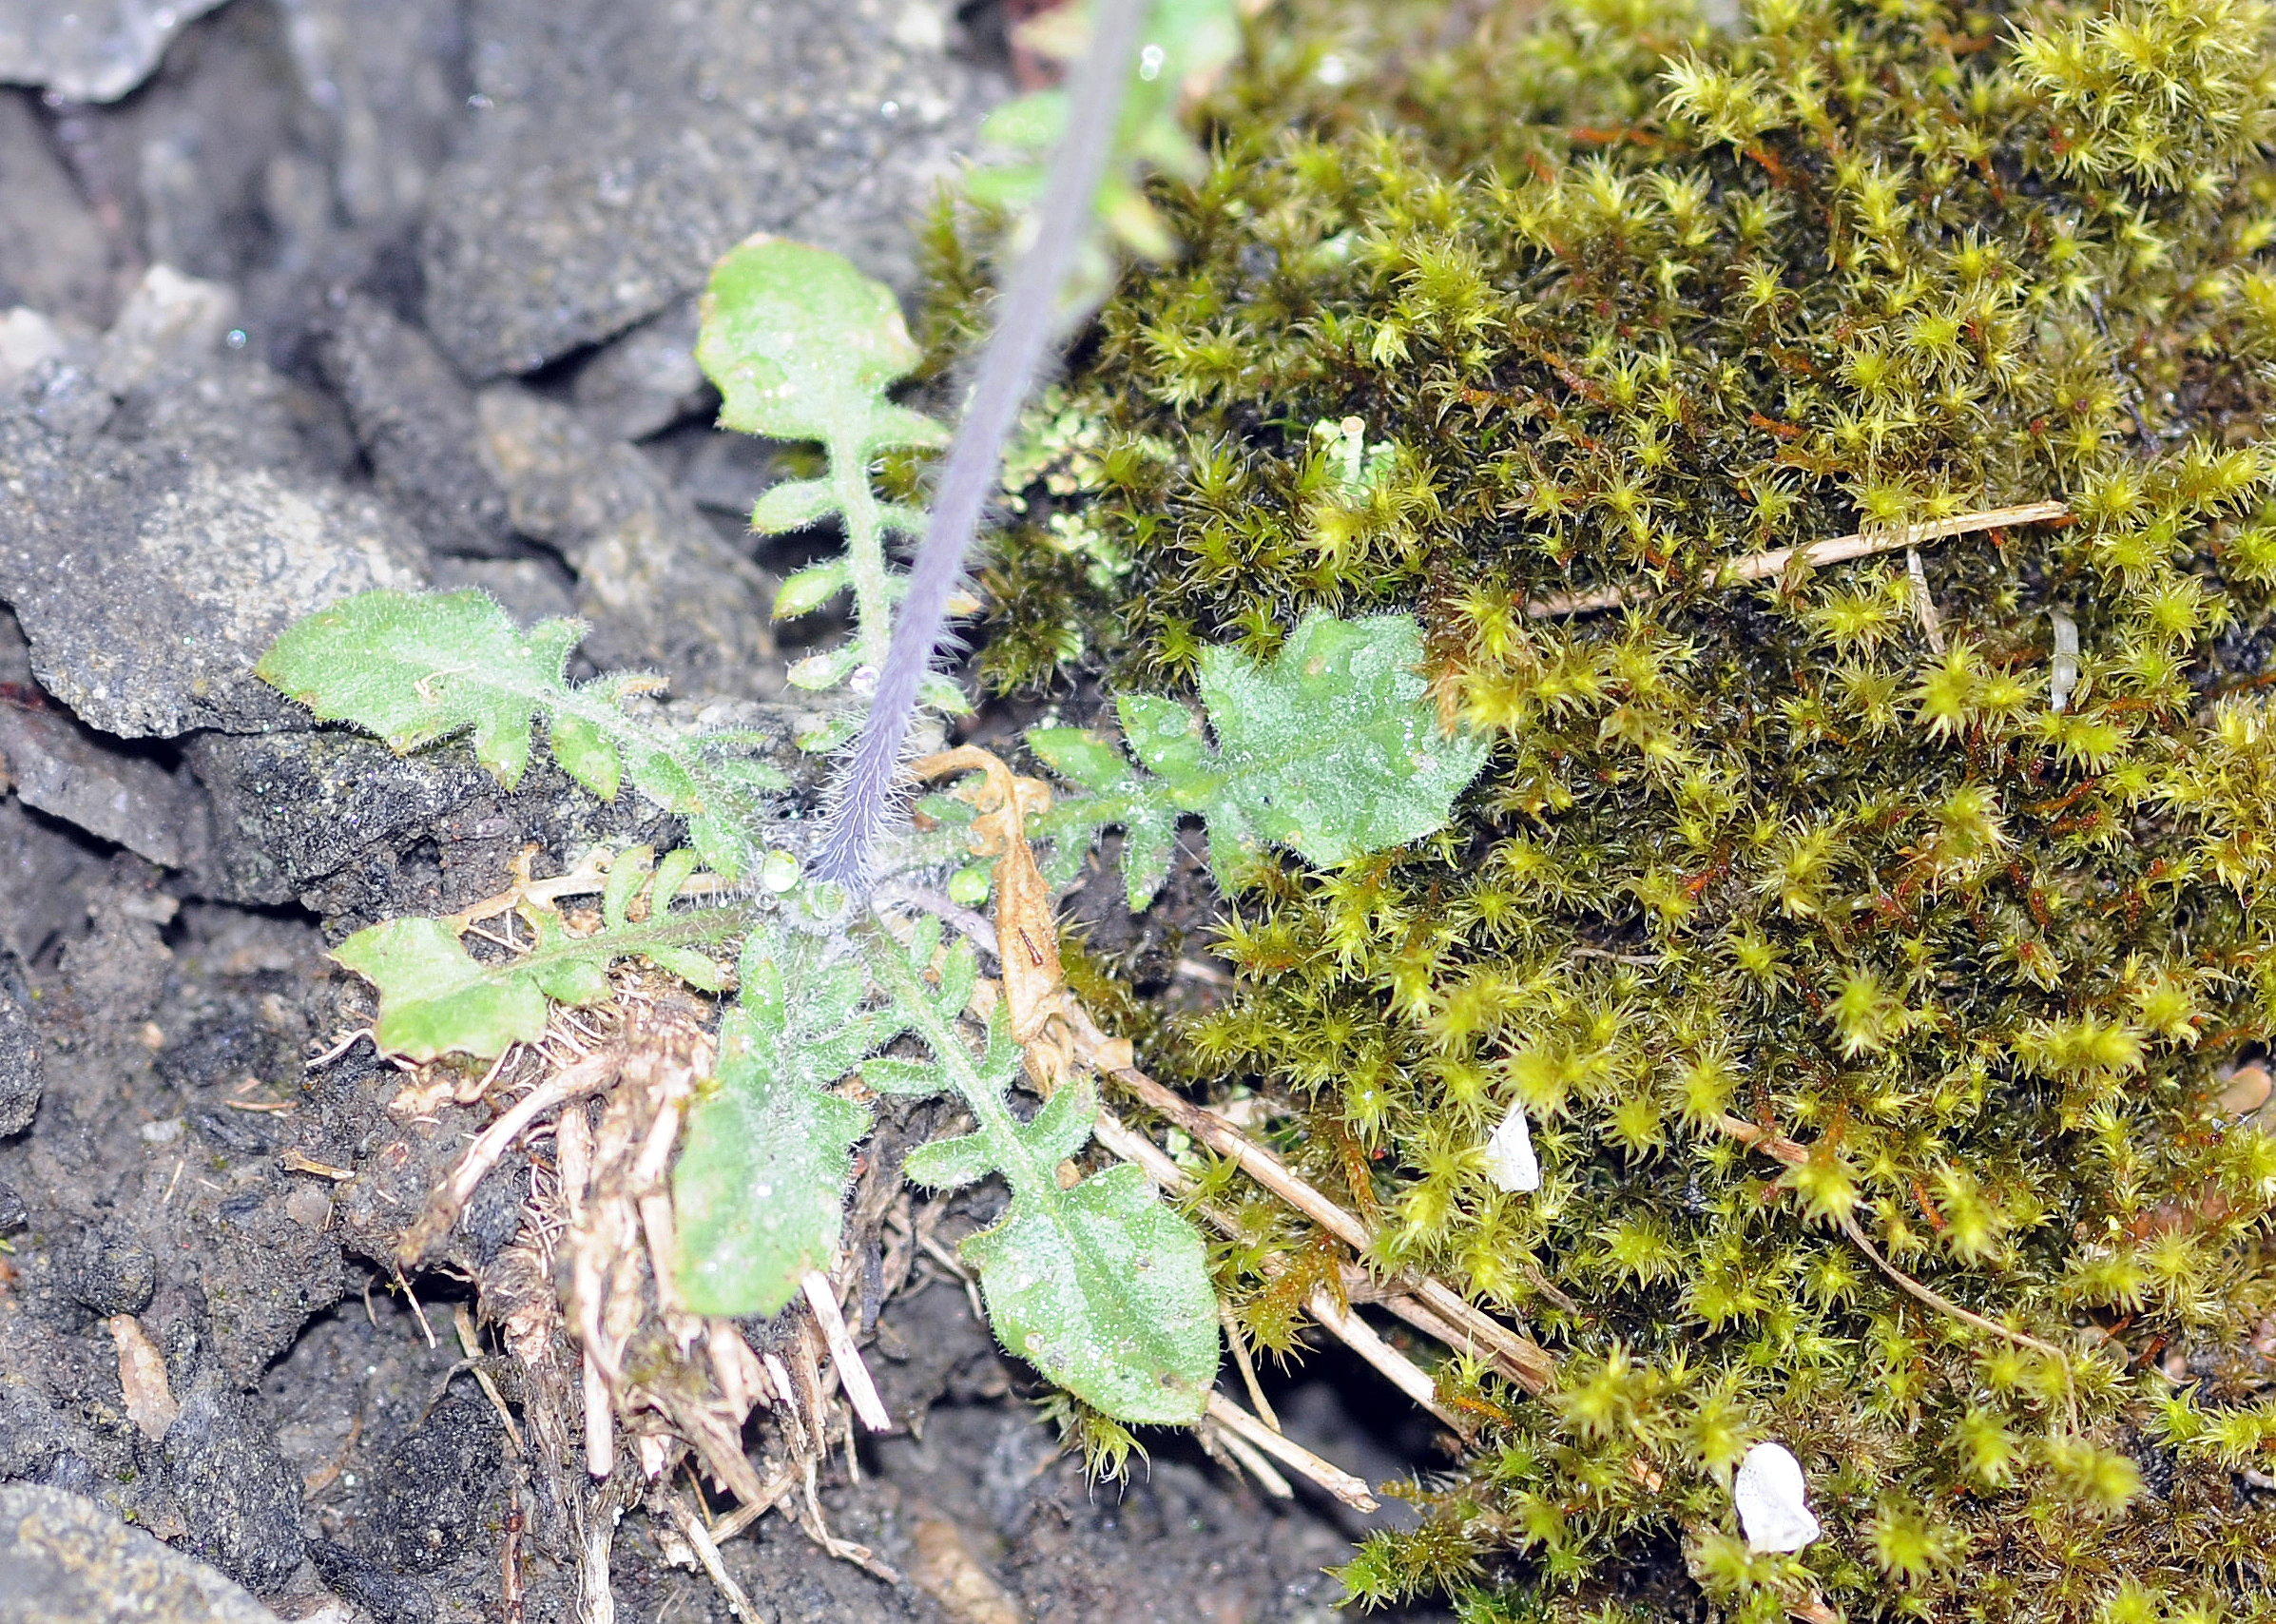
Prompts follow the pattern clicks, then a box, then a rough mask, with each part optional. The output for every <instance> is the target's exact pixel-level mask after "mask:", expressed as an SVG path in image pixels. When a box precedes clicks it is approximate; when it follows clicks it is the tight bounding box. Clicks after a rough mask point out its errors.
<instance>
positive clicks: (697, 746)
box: [254, 590, 788, 880]
mask: <svg viewBox="0 0 2276 1624" xmlns="http://www.w3.org/2000/svg"><path fill="white" fill-rule="evenodd" d="M583 633H584V628H583V627H582V626H580V625H579V624H578V623H577V622H575V621H569V620H549V621H545V622H542V623H541V624H539V625H538V626H536V627H533V628H530V630H529V631H527V632H525V631H522V630H521V629H519V628H516V627H515V625H514V624H513V621H512V618H511V616H509V615H508V614H507V612H506V611H505V609H502V608H500V607H499V606H498V604H497V602H496V601H495V600H494V599H492V597H491V596H490V595H489V594H488V593H486V592H480V591H473V590H469V591H460V592H395V591H377V592H360V593H358V594H357V595H356V596H355V597H352V598H347V599H344V600H342V601H341V602H339V603H337V604H334V605H333V606H332V607H331V608H330V609H320V610H318V612H317V613H315V614H312V615H310V616H308V617H307V618H306V619H304V620H301V621H299V622H297V623H295V624H294V625H293V626H291V627H288V628H286V629H285V631H284V633H283V634H282V635H281V636H280V637H279V638H278V639H277V641H276V643H275V644H273V645H272V646H271V647H270V648H269V650H268V652H267V653H266V654H264V655H263V656H262V657H261V660H260V665H258V666H257V667H254V668H255V670H256V672H257V673H258V674H259V675H260V677H261V678H262V679H263V680H264V681H266V682H268V683H270V684H272V685H274V686H277V687H279V688H281V689H283V690H284V691H285V692H286V693H288V694H290V695H292V697H293V698H295V699H297V700H299V702H300V703H301V704H303V705H305V706H308V707H309V708H310V709H311V710H313V711H314V712H315V713H316V714H317V716H318V718H320V719H321V720H323V721H326V722H351V723H354V724H355V725H357V726H358V727H361V728H363V729H365V730H366V731H368V732H372V733H376V734H377V735H378V736H379V737H380V738H381V739H384V740H385V741H386V742H387V744H388V745H389V746H390V747H391V748H393V749H395V750H396V751H399V752H407V751H411V750H415V749H418V748H420V747H422V746H424V745H428V744H436V743H438V742H440V741H442V740H445V739H451V738H455V737H457V736H459V735H461V734H465V735H469V736H470V738H471V742H472V744H473V748H474V756H475V759H476V760H478V761H479V762H481V764H483V765H484V766H486V767H488V768H489V769H490V770H491V772H492V774H494V775H495V776H496V777H497V779H498V781H499V782H500V783H504V784H505V785H506V786H507V787H508V788H510V789H511V787H513V785H515V784H516V783H520V782H521V777H522V774H523V773H524V772H525V771H526V770H527V769H528V767H529V764H530V735H531V730H532V729H533V727H534V726H535V725H536V724H537V723H538V722H539V721H540V720H541V719H542V720H543V721H544V722H545V724H546V730H547V739H548V742H549V744H550V747H551V750H552V754H553V760H554V763H555V764H557V765H558V766H559V767H560V768H561V770H562V771H564V772H566V773H568V774H569V777H571V778H572V779H574V780H576V781H577V783H580V784H583V785H584V786H585V787H586V788H587V789H589V790H591V791H592V792H593V793H594V794H595V795H598V796H599V797H601V798H602V799H603V800H604V801H608V800H613V799H614V798H615V796H616V794H617V791H618V789H619V788H620V787H621V785H622V783H623V781H624V780H625V779H626V778H627V777H628V778H629V779H630V780H631V782H632V784H633V786H634V787H635V788H636V789H638V790H639V791H640V793H641V794H642V795H644V796H645V797H646V798H647V799H648V800H649V801H651V802H654V803H655V804H657V805H659V806H661V807H663V808H664V809H665V811H668V812H671V813H674V814H676V815H677V816H679V817H681V818H683V819H685V820H686V822H687V831H688V839H689V841H691V842H692V843H693V845H694V847H695V850H696V852H697V853H698V854H699V855H700V856H701V857H702V859H703V860H704V863H706V864H707V865H708V866H709V867H711V868H712V869H714V870H715V871H717V872H718V873H720V874H722V875H724V876H725V877H727V878H728V879H730V880H732V879H736V878H739V877H740V876H741V875H742V873H743V869H744V867H745V866H746V865H747V863H748V862H749V861H750V860H751V858H752V857H753V855H754V854H755V852H756V850H757V847H756V844H755V838H754V835H753V826H754V825H755V823H756V822H757V821H758V818H759V815H760V812H761V810H762V796H764V795H765V794H766V793H768V792H769V791H774V790H780V789H784V788H787V787H788V780H786V779H785V778H783V776H782V775H781V773H780V772H778V771H777V770H776V769H775V768H773V767H771V766H769V765H767V764H764V763H762V762H754V761H749V760H745V759H739V758H738V757H737V756H736V755H735V754H734V751H735V750H736V749H737V747H738V746H739V745H740V744H742V743H743V739H744V738H745V737H747V736H738V735H731V734H703V733H697V734H680V733H673V732H669V731H667V730H665V729H663V728H661V727H655V726H650V725H646V724H645V723H643V722H641V721H639V720H637V719H635V718H633V717H631V716H629V715H627V713H626V711H625V708H624V703H623V702H624V699H625V698H626V696H627V693H628V691H629V686H630V685H629V684H628V683H627V680H626V679H623V678H601V679H599V680H597V681H594V682H591V683H588V684H585V685H583V686H578V685H575V684H572V683H570V682H569V680H568V676H567V672H568V667H569V654H570V651H571V650H573V649H574V648H576V646H577V640H578V639H579V638H580V637H581V636H582V635H583Z"/></svg>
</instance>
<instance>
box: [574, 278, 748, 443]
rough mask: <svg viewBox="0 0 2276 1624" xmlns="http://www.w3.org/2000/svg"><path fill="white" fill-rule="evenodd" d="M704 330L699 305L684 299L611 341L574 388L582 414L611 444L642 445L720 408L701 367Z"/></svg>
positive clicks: (583, 370)
mask: <svg viewBox="0 0 2276 1624" xmlns="http://www.w3.org/2000/svg"><path fill="white" fill-rule="evenodd" d="M700 326H701V320H700V318H699V314H698V311H697V308H696V301H695V300H692V299H684V300H679V301H678V302H676V303H674V304H673V305H671V306H670V307H669V308H668V309H666V310H665V312H664V314H663V315H661V316H653V317H650V318H649V319H647V320H646V321H643V322H642V323H641V324H640V325H639V326H637V327H635V328H633V329H632V330H631V331H630V332H629V333H627V334H625V335H623V336H622V337H621V338H612V339H610V340H609V341H608V344H606V345H604V346H603V347H602V349H601V351H600V353H599V354H598V355H595V356H594V357H593V358H591V359H590V360H588V361H587V362H586V363H585V365H584V366H583V367H582V368H580V369H579V371H578V373H577V381H576V382H575V383H574V384H572V385H571V386H570V390H569V396H570V398H571V399H573V400H574V401H576V403H577V410H579V411H580V412H582V413H584V414H585V416H586V420H587V421H588V422H590V423H591V424H592V425H593V427H594V428H595V429H596V430H598V431H599V432H600V433H601V434H602V435H605V436H607V437H608V438H609V439H618V440H640V439H646V438H647V436H648V435H652V434H654V433H656V432H657V431H658V430H659V429H668V428H670V427H671V426H672V425H673V424H674V423H676V422H678V421H680V419H681V418H683V417H686V416H692V415H693V414H695V413H697V412H700V411H703V410H704V409H705V408H706V407H713V408H716V406H717V404H718V399H719V397H718V396H717V395H716V394H715V393H714V392H713V391H712V388H711V383H710V380H709V379H708V378H706V377H704V369H703V368H702V367H700V366H698V365H696V358H695V345H696V335H697V330H698V328H699V327H700Z"/></svg>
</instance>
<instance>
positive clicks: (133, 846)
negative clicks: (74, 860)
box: [0, 689, 204, 868]
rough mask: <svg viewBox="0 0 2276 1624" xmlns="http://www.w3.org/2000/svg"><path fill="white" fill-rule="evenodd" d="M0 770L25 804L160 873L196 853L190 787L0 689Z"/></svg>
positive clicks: (197, 809) (199, 811)
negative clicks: (158, 868)
mask: <svg viewBox="0 0 2276 1624" xmlns="http://www.w3.org/2000/svg"><path fill="white" fill-rule="evenodd" d="M0 771H5V772H6V774H7V776H8V779H9V780H10V782H11V783H12V784H13V786H14V788H15V792H16V794H17V795H19V796H21V797H22V798H23V801H24V804H25V805H27V806H35V807H37V808H38V809H39V810H41V811H42V812H46V813H48V814H50V815H51V816H53V817H57V818H61V819H63V820H65V821H66V822H69V823H74V824H76V825H77V826H78V827H80V828H82V829H85V830H86V831H87V833H88V834H90V835H93V836H95V837H97V838H98V839H100V840H106V841H111V842H112V843H113V844H116V845H123V846H125V847H126V849H127V850H129V851H132V852H135V853H138V854H139V855H141V856H143V857H146V858H148V859H149V860H151V861H152V862H155V863H158V864H160V865H161V866H162V867H165V868H181V867H183V865H184V864H185V863H186V862H187V861H188V860H189V858H190V855H191V854H192V852H194V851H195V850H196V849H197V846H198V843H199V840H198V836H199V832H200V826H201V824H202V822H203V816H204V812H203V805H202V804H201V802H200V800H199V797H198V796H197V793H196V790H195V788H194V786H189V785H185V784H183V783H182V782H181V781H180V780H178V779H176V778H175V776H174V775H173V774H172V773H170V772H168V771H167V770H166V769H165V768H164V767H163V766H161V765H159V764H157V763H156V762H153V761H149V760H146V759H145V758H142V757H139V756H132V755H128V754H125V752H123V751H120V750H117V749H112V748H109V747H107V746H106V745H105V744H103V742H102V740H101V739H100V737H99V736H98V735H97V734H96V733H95V732H94V731H93V730H92V729H90V728H88V727H86V726H84V725H81V724H79V723H77V722H74V721H73V720H72V719H71V718H70V717H68V716H67V715H65V714H63V713H62V712H61V711H58V710H53V709H50V708H48V707H47V706H43V705H41V704H39V703H38V696H37V695H36V694H29V695H23V694H10V693H9V692H7V691H5V690H4V689H0Z"/></svg>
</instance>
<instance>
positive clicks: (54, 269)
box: [0, 42, 116, 323]
mask: <svg viewBox="0 0 2276 1624" xmlns="http://www.w3.org/2000/svg"><path fill="white" fill-rule="evenodd" d="M0 48H4V42H0ZM115 297H116V296H115V295H114V294H113V293H112V291H111V266H110V244H109V242H107V241H106V239H105V237H104V234H103V227H102V225H101V224H100V223H98V222H97V221H96V219H95V215H94V211H93V210H91V209H90V208H88V207H87V203H86V200H85V199H83V198H82V197H81V196H80V194H79V188H78V187H77V186H75V185H74V184H72V183H71V176H70V172H69V171H68V169H66V168H65V167H64V165H63V163H62V161H61V160H60V159H58V158H57V156H56V154H55V151H54V149H53V148H52V147H51V146H50V145H48V132H47V131H46V130H45V129H44V128H42V127H41V125H40V116H39V114H38V113H37V112H36V111H35V110H34V109H33V107H32V105H31V98H30V97H29V96H26V95H23V94H20V93H9V92H0V303H6V304H28V305H30V306H31V307H32V308H33V309H35V310H39V311H41V312H43V313H44V314H46V315H48V316H68V317H76V318H78V319H80V320H82V321H86V322H88V323H100V322H102V321H103V320H105V319H106V318H108V316H109V315H110V304H111V301H112V300H113V299H114V298H115Z"/></svg>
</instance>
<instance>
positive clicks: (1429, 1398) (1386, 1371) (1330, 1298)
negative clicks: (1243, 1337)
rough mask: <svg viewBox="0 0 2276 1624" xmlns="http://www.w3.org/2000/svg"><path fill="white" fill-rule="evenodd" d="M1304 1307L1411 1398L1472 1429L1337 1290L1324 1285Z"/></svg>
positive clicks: (1465, 1430)
mask: <svg viewBox="0 0 2276 1624" xmlns="http://www.w3.org/2000/svg"><path fill="white" fill-rule="evenodd" d="M1305 1306H1306V1307H1307V1308H1309V1309H1310V1310H1311V1313H1312V1318H1314V1319H1315V1320H1318V1321H1319V1322H1320V1323H1321V1324H1323V1325H1325V1326H1327V1328H1328V1329H1330V1330H1331V1331H1334V1332H1335V1333H1336V1335H1337V1337H1338V1338H1339V1339H1341V1342H1342V1343H1343V1345H1344V1346H1346V1347H1348V1348H1350V1349H1351V1350H1352V1352H1354V1353H1356V1354H1358V1355H1359V1356H1360V1358H1361V1359H1363V1360H1365V1361H1366V1362H1367V1363H1370V1364H1372V1365H1374V1366H1375V1368H1376V1369H1378V1370H1379V1371H1380V1372H1382V1374H1383V1375H1384V1376H1385V1377H1387V1378H1388V1379H1389V1380H1390V1382H1391V1384H1392V1385H1393V1386H1394V1387H1397V1388H1398V1390H1399V1391H1400V1392H1402V1393H1404V1394H1405V1395H1406V1396H1407V1397H1408V1398H1410V1399H1412V1400H1414V1401H1415V1402H1417V1403H1418V1404H1419V1405H1421V1406H1422V1407H1423V1408H1424V1409H1426V1410H1428V1411H1430V1413H1431V1414H1432V1415H1434V1416H1437V1418H1438V1419H1439V1420H1440V1421H1444V1422H1445V1423H1446V1424H1447V1425H1448V1426H1451V1427H1453V1428H1454V1429H1455V1431H1456V1432H1459V1433H1468V1432H1470V1431H1471V1430H1472V1429H1473V1427H1474V1426H1475V1424H1476V1423H1475V1422H1472V1421H1464V1420H1462V1419H1461V1418H1460V1417H1459V1416H1457V1415H1456V1414H1455V1413H1454V1412H1453V1411H1452V1410H1450V1409H1448V1408H1447V1407H1446V1406H1445V1405H1444V1404H1441V1403H1440V1402H1438V1389H1437V1384H1436V1383H1435V1382H1432V1381H1431V1379H1430V1376H1429V1374H1428V1373H1427V1372H1425V1371H1424V1370H1423V1368H1422V1367H1421V1366H1420V1365H1418V1364H1417V1363H1415V1362H1414V1361H1413V1360H1411V1359H1409V1358H1408V1357H1407V1356H1406V1355H1405V1354H1403V1353H1401V1352H1399V1351H1398V1349H1397V1348H1395V1347H1393V1346H1392V1345H1391V1344H1389V1343H1387V1342H1385V1341H1384V1340H1383V1339H1382V1338H1381V1337H1380V1336H1379V1335H1378V1334H1377V1333H1376V1329H1375V1327H1374V1326H1373V1325H1371V1324H1368V1323H1367V1322H1366V1321H1365V1320H1362V1319H1360V1316H1359V1315H1357V1314H1355V1313H1353V1312H1352V1311H1351V1310H1350V1309H1348V1308H1346V1307H1345V1306H1344V1305H1342V1304H1341V1303H1339V1302H1337V1301H1336V1294H1335V1293H1334V1292H1332V1291H1330V1290H1328V1289H1327V1288H1326V1287H1325V1286H1321V1288H1320V1289H1319V1290H1317V1291H1314V1292H1313V1293H1312V1296H1311V1300H1310V1301H1309V1302H1308V1303H1306V1304H1305Z"/></svg>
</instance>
